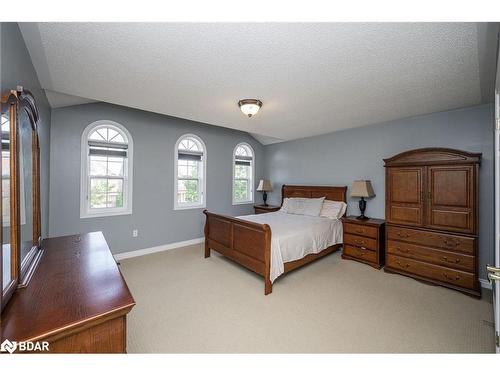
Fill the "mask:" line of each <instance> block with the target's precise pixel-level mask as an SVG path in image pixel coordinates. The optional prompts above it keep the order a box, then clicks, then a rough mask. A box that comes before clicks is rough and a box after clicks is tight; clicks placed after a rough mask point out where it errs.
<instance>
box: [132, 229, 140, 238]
mask: <svg viewBox="0 0 500 375" xmlns="http://www.w3.org/2000/svg"><path fill="white" fill-rule="evenodd" d="M138 235H139V231H138V230H137V229H134V230H133V231H132V237H137V236H138Z"/></svg>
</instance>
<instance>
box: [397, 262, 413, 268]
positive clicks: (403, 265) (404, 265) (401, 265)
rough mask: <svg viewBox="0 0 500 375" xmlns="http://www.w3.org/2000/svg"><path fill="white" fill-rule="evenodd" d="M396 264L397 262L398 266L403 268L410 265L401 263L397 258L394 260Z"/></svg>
mask: <svg viewBox="0 0 500 375" xmlns="http://www.w3.org/2000/svg"><path fill="white" fill-rule="evenodd" d="M396 263H397V264H399V266H400V267H403V268H408V267H410V265H409V264H408V263H406V264H401V262H400V261H399V260H397V261H396Z"/></svg>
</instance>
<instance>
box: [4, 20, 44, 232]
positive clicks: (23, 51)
mask: <svg viewBox="0 0 500 375" xmlns="http://www.w3.org/2000/svg"><path fill="white" fill-rule="evenodd" d="M0 57H1V68H0V70H1V78H0V85H1V92H2V93H3V92H5V91H8V90H11V89H15V88H16V87H17V86H18V85H20V86H24V88H26V89H27V90H30V91H31V92H32V93H33V95H34V96H35V100H36V102H37V105H38V110H39V112H40V121H39V123H38V126H39V128H38V129H39V132H38V136H39V139H40V195H41V210H42V215H41V217H42V236H44V237H45V236H47V234H48V227H49V169H50V163H49V155H50V115H51V110H50V106H49V102H48V101H47V97H46V96H45V92H44V91H43V90H42V89H41V86H40V82H39V81H38V77H37V75H36V72H35V68H34V67H33V64H32V63H31V58H30V55H29V53H28V50H27V48H26V45H25V44H24V40H23V37H22V35H21V32H20V31H19V27H18V26H17V23H12V22H2V23H1V56H0Z"/></svg>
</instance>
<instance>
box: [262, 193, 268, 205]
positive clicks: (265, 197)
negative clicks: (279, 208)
mask: <svg viewBox="0 0 500 375" xmlns="http://www.w3.org/2000/svg"><path fill="white" fill-rule="evenodd" d="M262 199H263V200H264V206H266V207H267V206H269V205H268V204H267V202H266V201H267V193H266V192H264V194H262Z"/></svg>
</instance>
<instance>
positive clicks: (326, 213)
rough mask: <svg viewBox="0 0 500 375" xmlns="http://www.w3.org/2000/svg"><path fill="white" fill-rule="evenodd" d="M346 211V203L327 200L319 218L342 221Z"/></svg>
mask: <svg viewBox="0 0 500 375" xmlns="http://www.w3.org/2000/svg"><path fill="white" fill-rule="evenodd" d="M346 209H347V204H345V202H338V201H329V200H326V199H325V200H324V201H323V207H321V212H320V213H319V216H321V217H327V218H329V219H340V218H341V217H342V216H344V214H345V210H346Z"/></svg>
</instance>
